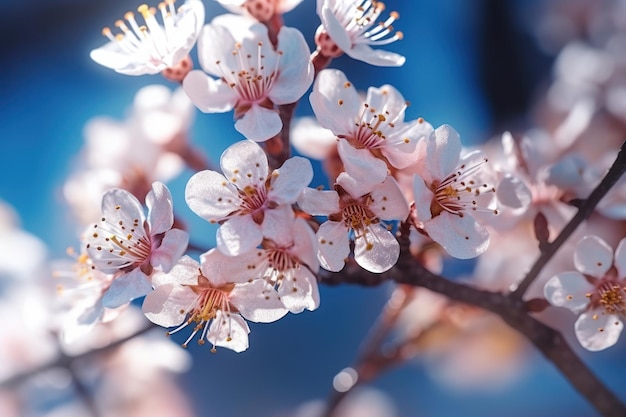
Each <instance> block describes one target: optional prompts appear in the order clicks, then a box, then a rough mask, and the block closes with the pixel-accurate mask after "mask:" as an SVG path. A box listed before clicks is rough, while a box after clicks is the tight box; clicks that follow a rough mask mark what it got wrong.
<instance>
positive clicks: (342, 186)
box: [298, 172, 409, 272]
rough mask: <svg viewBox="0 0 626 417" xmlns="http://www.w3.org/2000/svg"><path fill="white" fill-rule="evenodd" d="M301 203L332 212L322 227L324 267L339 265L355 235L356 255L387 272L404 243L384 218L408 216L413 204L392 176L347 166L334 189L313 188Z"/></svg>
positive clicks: (322, 213)
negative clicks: (368, 175) (371, 175)
mask: <svg viewBox="0 0 626 417" xmlns="http://www.w3.org/2000/svg"><path fill="white" fill-rule="evenodd" d="M298 205H299V206H300V207H301V208H302V210H304V211H305V212H307V213H309V214H311V215H314V216H328V220H327V221H326V222H324V223H322V225H321V226H320V228H319V230H318V231H317V238H318V244H319V245H318V258H319V261H320V263H321V265H322V267H323V268H325V269H327V270H329V271H335V272H336V271H340V270H341V269H342V268H343V266H344V264H345V260H346V259H347V258H348V256H349V254H350V245H349V243H350V239H353V240H354V244H355V248H354V259H355V260H356V262H357V263H358V264H359V265H361V267H363V268H364V269H367V270H368V271H371V272H384V271H387V270H388V269H389V268H391V267H392V266H393V265H394V264H395V263H396V261H397V260H398V256H399V254H400V246H399V245H398V241H397V240H396V239H395V237H394V236H393V234H392V233H391V232H390V231H389V229H388V228H387V227H386V226H385V225H384V224H383V223H382V222H381V220H382V221H391V220H404V219H406V217H407V216H408V214H409V207H408V204H407V202H406V200H405V198H404V196H403V194H402V192H401V191H400V188H399V187H398V184H396V181H395V180H394V179H393V177H391V176H387V177H386V178H385V179H384V181H382V182H380V183H375V182H368V181H367V180H366V179H364V178H363V179H357V178H354V177H351V176H350V175H348V174H347V173H345V172H343V173H341V174H340V175H339V177H338V178H337V182H336V184H335V190H334V191H322V190H316V189H311V188H308V189H306V190H304V192H303V193H302V196H301V197H300V198H299V199H298Z"/></svg>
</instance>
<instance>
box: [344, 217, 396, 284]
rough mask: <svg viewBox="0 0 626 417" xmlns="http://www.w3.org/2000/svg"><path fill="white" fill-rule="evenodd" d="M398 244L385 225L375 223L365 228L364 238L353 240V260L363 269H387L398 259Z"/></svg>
mask: <svg viewBox="0 0 626 417" xmlns="http://www.w3.org/2000/svg"><path fill="white" fill-rule="evenodd" d="M398 256H400V245H399V244H398V241H397V240H396V238H395V237H393V234H391V232H390V231H389V230H387V228H386V227H384V226H382V225H380V224H377V225H372V226H371V227H369V228H368V229H366V234H365V238H363V237H357V238H355V240H354V260H355V261H356V262H357V263H358V264H359V265H361V267H362V268H363V269H366V270H368V271H370V272H374V273H380V272H385V271H387V270H389V269H390V268H391V267H392V266H394V265H395V264H396V262H397V261H398Z"/></svg>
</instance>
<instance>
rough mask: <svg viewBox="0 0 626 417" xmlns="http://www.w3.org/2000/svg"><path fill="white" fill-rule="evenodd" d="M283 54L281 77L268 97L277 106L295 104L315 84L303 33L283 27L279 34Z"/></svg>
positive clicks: (280, 68)
mask: <svg viewBox="0 0 626 417" xmlns="http://www.w3.org/2000/svg"><path fill="white" fill-rule="evenodd" d="M277 49H278V50H279V51H281V52H282V55H281V56H280V64H279V76H278V78H277V79H276V81H275V82H274V84H273V85H272V89H271V90H270V91H269V93H268V96H269V98H270V99H271V100H272V102H274V103H275V104H288V103H295V102H296V101H298V99H300V97H302V95H303V94H304V93H305V92H306V90H308V89H309V87H310V86H311V83H312V82H313V73H314V71H313V64H312V63H311V58H310V56H311V51H310V50H309V46H308V45H307V43H306V40H305V39H304V36H303V35H302V33H301V32H300V31H299V30H298V29H295V28H290V27H286V26H283V27H282V28H281V29H280V32H278V48H277Z"/></svg>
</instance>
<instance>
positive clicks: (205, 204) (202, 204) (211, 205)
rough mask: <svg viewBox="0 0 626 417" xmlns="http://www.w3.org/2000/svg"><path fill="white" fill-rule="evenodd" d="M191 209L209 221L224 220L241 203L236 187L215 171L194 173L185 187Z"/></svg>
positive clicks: (186, 197)
mask: <svg viewBox="0 0 626 417" xmlns="http://www.w3.org/2000/svg"><path fill="white" fill-rule="evenodd" d="M185 201H186V202H187V205H188V206H189V208H190V209H191V210H193V212H194V213H196V214H197V215H198V216H200V217H202V218H203V219H205V220H208V221H209V222H212V223H215V222H218V221H221V220H224V219H225V218H227V217H228V215H230V214H231V213H232V212H234V211H235V210H237V209H238V208H239V207H240V205H241V198H240V197H239V193H238V191H237V188H236V187H235V186H233V185H232V184H231V183H230V182H229V181H228V180H227V179H226V178H224V177H223V176H222V175H220V174H218V173H217V172H215V171H200V172H198V173H196V174H194V175H193V176H192V177H191V178H190V179H189V181H188V182H187V186H186V188H185Z"/></svg>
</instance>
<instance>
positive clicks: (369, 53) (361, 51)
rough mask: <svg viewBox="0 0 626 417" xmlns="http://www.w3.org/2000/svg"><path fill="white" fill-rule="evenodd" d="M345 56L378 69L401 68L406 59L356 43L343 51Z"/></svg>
mask: <svg viewBox="0 0 626 417" xmlns="http://www.w3.org/2000/svg"><path fill="white" fill-rule="evenodd" d="M344 52H345V53H346V55H348V56H349V57H351V58H354V59H358V60H359V61H363V62H365V63H367V64H370V65H376V66H379V67H401V66H402V65H404V63H405V62H406V58H405V57H403V56H402V55H400V54H396V53H394V52H389V51H385V50H383V49H372V48H371V47H370V46H369V45H366V44H364V43H358V44H356V45H354V46H353V47H352V48H350V49H344Z"/></svg>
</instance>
